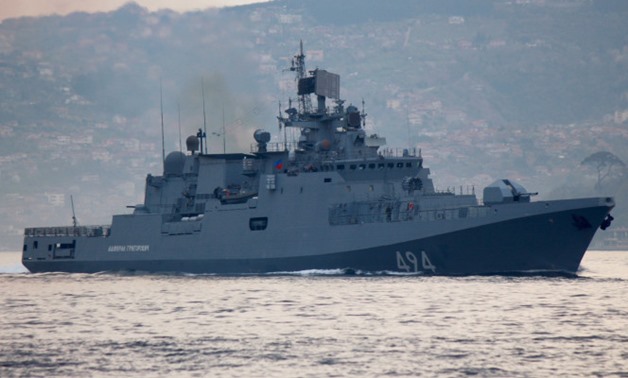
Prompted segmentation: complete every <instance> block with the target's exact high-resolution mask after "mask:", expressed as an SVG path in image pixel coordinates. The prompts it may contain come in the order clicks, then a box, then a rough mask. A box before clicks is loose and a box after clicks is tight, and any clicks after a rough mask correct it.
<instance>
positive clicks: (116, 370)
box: [0, 252, 628, 377]
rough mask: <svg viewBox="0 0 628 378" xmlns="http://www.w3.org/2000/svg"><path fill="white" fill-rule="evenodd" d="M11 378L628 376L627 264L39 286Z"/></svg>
mask: <svg viewBox="0 0 628 378" xmlns="http://www.w3.org/2000/svg"><path fill="white" fill-rule="evenodd" d="M19 258H20V256H19V254H17V253H0V377H13V376H29V377H36V376H41V377H51V376H64V377H88V376H116V377H119V376H125V377H126V376H135V377H145V376H149V377H150V376H181V377H187V376H198V377H236V376H237V377H347V376H370V377H381V376H391V377H403V376H425V377H432V376H438V377H460V376H481V377H485V376H491V377H550V376H561V377H593V376H599V377H612V376H615V377H628V252H589V253H587V255H586V256H585V259H584V261H583V264H582V267H583V269H582V271H581V272H580V274H579V277H578V278H547V277H545V278H544V277H458V278H443V277H420V276H343V275H339V274H335V272H300V273H295V274H292V275H288V274H284V275H269V276H238V277H217V276H204V275H195V276H190V275H123V274H60V273H54V274H30V273H26V270H25V269H24V268H23V267H21V265H20V264H19Z"/></svg>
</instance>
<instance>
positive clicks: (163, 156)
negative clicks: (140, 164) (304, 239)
mask: <svg viewBox="0 0 628 378" xmlns="http://www.w3.org/2000/svg"><path fill="white" fill-rule="evenodd" d="M159 106H160V110H161V160H162V161H164V162H165V161H166V142H165V141H164V97H163V91H162V89H161V78H160V79H159Z"/></svg>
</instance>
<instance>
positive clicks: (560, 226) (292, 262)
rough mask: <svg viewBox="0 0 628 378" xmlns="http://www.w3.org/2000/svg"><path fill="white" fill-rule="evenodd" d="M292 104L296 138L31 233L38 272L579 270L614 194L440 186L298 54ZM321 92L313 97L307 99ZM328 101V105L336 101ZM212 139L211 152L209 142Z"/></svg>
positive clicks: (283, 118) (183, 161)
mask: <svg viewBox="0 0 628 378" xmlns="http://www.w3.org/2000/svg"><path fill="white" fill-rule="evenodd" d="M290 70H291V71H294V73H295V75H296V79H297V80H296V83H297V101H296V102H297V104H296V105H297V106H296V107H293V106H292V103H290V105H289V107H288V108H287V109H286V110H285V113H281V114H280V115H279V117H278V119H279V123H280V125H281V126H282V127H283V128H284V129H283V130H284V135H285V128H294V130H296V132H297V133H298V135H299V136H298V141H297V140H296V139H295V141H294V142H290V143H289V142H288V141H287V138H284V141H283V142H271V140H272V138H271V134H270V133H269V132H267V131H264V130H261V129H260V130H257V131H255V133H254V140H255V143H254V144H253V145H252V147H251V151H250V152H249V153H223V154H209V153H207V150H206V149H207V147H206V144H207V142H206V138H205V133H204V132H203V130H199V132H198V133H197V134H196V135H192V136H190V137H188V138H187V140H186V147H187V152H186V153H183V152H181V151H175V152H171V153H170V154H168V156H167V157H166V158H165V159H164V164H163V174H162V175H161V176H153V175H150V174H149V175H148V176H147V177H146V187H145V198H144V203H142V204H139V205H136V206H132V207H133V208H134V209H133V211H132V213H130V214H120V215H114V216H113V218H112V222H111V224H110V225H106V226H101V225H99V226H83V225H81V226H79V225H77V224H76V222H74V224H73V225H71V226H65V227H38V228H27V229H25V232H24V245H23V255H22V262H23V264H24V266H25V267H26V268H28V269H29V270H30V271H31V272H84V273H93V272H102V271H141V272H187V273H215V274H260V273H269V272H295V271H304V270H317V269H322V270H329V269H333V270H339V271H340V272H384V273H386V272H388V273H393V274H396V273H397V272H401V273H408V274H427V275H476V274H478V275H479V274H519V273H524V274H525V273H532V274H546V273H552V274H553V273H559V274H576V272H577V270H578V268H579V265H580V262H581V260H582V257H583V255H584V254H585V252H586V250H587V247H588V246H589V243H590V242H591V239H592V238H593V236H594V234H595V232H596V231H597V229H598V227H600V228H602V229H605V228H606V227H608V226H609V225H610V222H611V220H612V217H611V215H610V210H611V209H612V208H613V207H614V200H613V198H610V197H599V198H582V199H565V200H552V201H531V197H532V196H533V195H534V194H535V193H531V192H528V191H527V190H526V189H524V188H523V187H522V186H521V185H519V184H518V183H516V182H514V181H511V180H507V179H503V180H498V181H496V182H495V183H493V184H491V185H489V186H488V187H486V188H484V190H483V198H482V201H480V200H478V198H477V196H476V194H475V191H474V190H473V191H468V192H466V193H460V192H458V191H452V190H447V191H437V190H435V188H434V184H433V182H432V180H431V178H430V170H429V168H427V167H425V166H424V162H423V158H422V156H421V152H420V150H419V151H417V150H415V149H390V148H385V147H384V146H385V139H384V138H382V137H379V136H377V135H368V134H367V133H366V131H365V127H364V126H365V118H366V114H365V112H364V107H363V106H362V109H358V108H357V107H356V106H353V105H348V106H346V107H345V105H344V101H343V100H341V99H340V77H339V75H336V74H333V73H331V72H328V71H325V70H322V69H315V70H313V71H306V68H305V55H304V54H303V46H302V45H301V49H300V52H299V53H297V55H295V56H294V59H293V61H292V67H291V68H290ZM312 97H314V101H315V103H313V101H312ZM327 100H330V101H331V100H333V103H331V104H330V105H329V106H328V105H327ZM204 144H205V149H204V148H203V145H204Z"/></svg>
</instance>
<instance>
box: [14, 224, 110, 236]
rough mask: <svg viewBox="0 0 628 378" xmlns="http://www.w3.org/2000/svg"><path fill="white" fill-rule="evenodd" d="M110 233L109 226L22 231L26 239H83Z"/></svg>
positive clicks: (38, 228) (27, 229) (36, 228)
mask: <svg viewBox="0 0 628 378" xmlns="http://www.w3.org/2000/svg"><path fill="white" fill-rule="evenodd" d="M110 233H111V226H110V225H100V226H77V227H73V226H67V227H32V228H26V229H24V236H26V237H42V236H48V237H53V236H83V237H107V236H109V234H110Z"/></svg>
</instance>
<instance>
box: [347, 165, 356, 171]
mask: <svg viewBox="0 0 628 378" xmlns="http://www.w3.org/2000/svg"><path fill="white" fill-rule="evenodd" d="M356 167H357V166H356V165H355V164H351V165H350V166H349V168H350V169H353V170H355V169H356Z"/></svg>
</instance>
